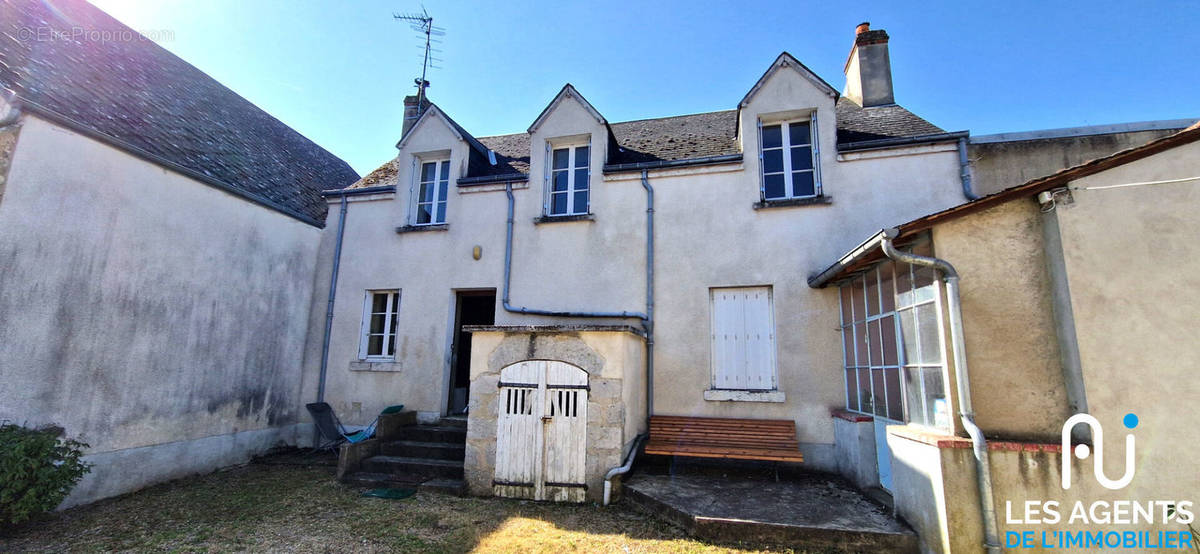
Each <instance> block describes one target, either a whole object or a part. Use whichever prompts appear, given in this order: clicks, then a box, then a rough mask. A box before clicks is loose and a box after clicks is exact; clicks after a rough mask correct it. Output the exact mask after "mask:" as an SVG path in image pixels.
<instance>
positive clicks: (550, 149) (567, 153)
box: [543, 138, 592, 217]
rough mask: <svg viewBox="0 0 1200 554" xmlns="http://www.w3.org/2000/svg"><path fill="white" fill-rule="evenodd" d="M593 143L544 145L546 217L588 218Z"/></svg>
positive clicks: (551, 143) (579, 142) (544, 209)
mask: <svg viewBox="0 0 1200 554" xmlns="http://www.w3.org/2000/svg"><path fill="white" fill-rule="evenodd" d="M591 155H592V142H591V140H590V138H589V139H588V140H586V141H562V142H556V141H547V142H546V192H545V201H544V206H543V213H544V214H545V215H546V216H547V217H565V216H572V215H587V214H590V213H591V212H592V187H591V176H592V168H591V165H592V164H591Z"/></svg>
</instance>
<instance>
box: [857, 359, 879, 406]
mask: <svg viewBox="0 0 1200 554" xmlns="http://www.w3.org/2000/svg"><path fill="white" fill-rule="evenodd" d="M855 393H856V394H855V396H857V397H858V409H859V411H863V412H867V413H871V412H872V411H873V410H874V407H873V405H872V404H871V370H869V369H866V368H859V369H858V390H857V391H855Z"/></svg>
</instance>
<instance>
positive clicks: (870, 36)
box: [842, 22, 896, 108]
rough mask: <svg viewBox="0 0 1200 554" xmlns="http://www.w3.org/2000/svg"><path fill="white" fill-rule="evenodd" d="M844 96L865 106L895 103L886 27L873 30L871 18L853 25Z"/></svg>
mask: <svg viewBox="0 0 1200 554" xmlns="http://www.w3.org/2000/svg"><path fill="white" fill-rule="evenodd" d="M842 96H845V97H846V98H848V99H850V100H851V101H853V102H854V103H855V104H858V105H859V106H862V107H864V108H868V107H871V106H883V105H887V104H895V103H896V97H895V95H894V94H893V92H892V60H891V58H890V57H888V34H887V31H884V30H883V29H877V30H874V31H872V30H871V24H870V23H869V22H863V23H859V24H858V26H857V27H855V28H854V46H852V47H851V48H850V57H849V58H848V59H847V60H846V88H845V90H843V91H842Z"/></svg>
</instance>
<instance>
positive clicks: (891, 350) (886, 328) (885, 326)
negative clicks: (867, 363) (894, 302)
mask: <svg viewBox="0 0 1200 554" xmlns="http://www.w3.org/2000/svg"><path fill="white" fill-rule="evenodd" d="M879 330H880V331H881V333H880V339H881V342H882V343H883V365H899V364H900V360H899V357H900V356H899V353H898V352H897V345H896V317H895V316H891V315H889V316H884V317H881V318H879Z"/></svg>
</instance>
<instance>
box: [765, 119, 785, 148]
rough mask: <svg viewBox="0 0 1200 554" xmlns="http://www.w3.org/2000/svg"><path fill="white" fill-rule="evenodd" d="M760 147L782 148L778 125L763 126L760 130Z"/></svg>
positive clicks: (781, 135)
mask: <svg viewBox="0 0 1200 554" xmlns="http://www.w3.org/2000/svg"><path fill="white" fill-rule="evenodd" d="M762 140H763V143H762V147H763V148H778V147H780V146H783V134H782V132H780V130H779V126H778V125H764V126H763V128H762Z"/></svg>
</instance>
